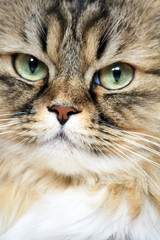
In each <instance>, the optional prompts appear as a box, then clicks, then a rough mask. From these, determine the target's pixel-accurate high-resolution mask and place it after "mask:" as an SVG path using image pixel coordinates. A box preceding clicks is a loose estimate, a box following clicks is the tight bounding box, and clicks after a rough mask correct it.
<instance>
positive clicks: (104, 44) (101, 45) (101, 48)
mask: <svg viewBox="0 0 160 240" xmlns="http://www.w3.org/2000/svg"><path fill="white" fill-rule="evenodd" d="M107 43H108V39H107V38H106V36H105V34H103V35H102V37H101V39H100V42H99V48H98V51H97V59H100V58H101V57H102V56H103V54H104V52H105V49H106V47H107Z"/></svg>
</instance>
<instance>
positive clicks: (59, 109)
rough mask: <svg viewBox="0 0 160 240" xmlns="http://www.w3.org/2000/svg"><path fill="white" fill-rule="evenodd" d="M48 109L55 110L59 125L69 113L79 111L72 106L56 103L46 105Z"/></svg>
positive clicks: (62, 123)
mask: <svg viewBox="0 0 160 240" xmlns="http://www.w3.org/2000/svg"><path fill="white" fill-rule="evenodd" d="M48 110H49V111H50V112H55V113H56V114H57V119H58V121H59V122H60V124H61V125H64V124H65V123H66V122H67V120H68V119H69V117H70V116H71V115H73V114H76V113H78V112H79V111H78V110H76V109H75V108H73V107H65V106H58V105H53V106H52V107H48Z"/></svg>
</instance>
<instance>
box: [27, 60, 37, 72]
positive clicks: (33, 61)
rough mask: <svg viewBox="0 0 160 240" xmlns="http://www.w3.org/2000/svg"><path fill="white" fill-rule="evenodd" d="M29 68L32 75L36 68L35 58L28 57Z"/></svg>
mask: <svg viewBox="0 0 160 240" xmlns="http://www.w3.org/2000/svg"><path fill="white" fill-rule="evenodd" d="M29 67H30V70H31V72H32V73H34V72H35V71H36V69H37V67H38V60H37V58H35V57H30V59H29Z"/></svg>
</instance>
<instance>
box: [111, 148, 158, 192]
mask: <svg viewBox="0 0 160 240" xmlns="http://www.w3.org/2000/svg"><path fill="white" fill-rule="evenodd" d="M116 145H117V146H118V147H121V145H120V144H116ZM114 147H115V146H114ZM117 150H118V151H121V150H119V148H117ZM126 150H127V148H126ZM121 152H122V151H121ZM122 153H123V152H122ZM123 155H125V156H126V157H127V158H128V159H129V160H130V161H132V162H133V163H134V164H136V166H137V167H139V168H140V170H141V171H142V172H143V173H144V174H145V176H144V175H143V174H142V173H141V175H142V176H144V177H145V179H146V180H147V178H148V179H149V180H151V182H152V184H153V186H155V187H156V188H157V189H158V191H160V188H159V186H158V185H157V184H156V183H155V181H153V179H152V178H151V177H150V176H149V175H148V174H147V172H146V171H144V170H143V168H142V167H140V166H139V165H138V164H137V163H136V162H135V161H133V159H132V158H130V157H129V156H127V155H126V154H125V153H123Z"/></svg>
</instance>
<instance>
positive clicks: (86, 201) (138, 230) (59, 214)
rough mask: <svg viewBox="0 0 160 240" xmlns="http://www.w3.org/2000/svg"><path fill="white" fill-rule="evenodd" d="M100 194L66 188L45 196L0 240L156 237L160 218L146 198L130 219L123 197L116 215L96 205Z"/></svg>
mask: <svg viewBox="0 0 160 240" xmlns="http://www.w3.org/2000/svg"><path fill="white" fill-rule="evenodd" d="M102 194H103V190H102V191H101V192H100V193H99V195H98V196H92V195H91V196H90V195H87V194H86V192H85V191H83V190H82V189H79V190H78V191H75V190H74V189H69V190H66V191H64V192H61V193H55V194H54V196H45V197H44V198H43V200H41V202H39V203H38V204H37V205H36V206H35V207H34V208H33V209H32V210H31V211H30V212H29V213H27V215H26V216H24V217H23V218H21V219H20V221H19V222H18V223H17V224H16V225H15V226H13V227H12V228H11V229H10V230H9V231H8V232H6V233H5V234H4V235H2V236H1V237H0V240H13V239H14V240H22V239H23V240H111V239H113V240H159V236H160V228H159V222H160V219H159V217H158V215H157V213H156V210H155V209H154V208H153V207H152V205H151V204H150V202H149V201H148V200H146V201H145V204H144V208H143V211H142V213H141V215H140V216H139V217H138V218H137V219H136V220H131V219H130V217H129V215H128V209H127V205H126V202H125V201H124V200H123V201H122V202H121V204H120V206H119V208H118V210H117V212H116V213H115V214H113V213H111V212H110V211H109V210H107V209H105V211H104V209H101V208H98V207H96V206H97V203H98V200H100V198H101V195H102ZM112 236H114V237H113V238H110V237H112Z"/></svg>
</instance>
